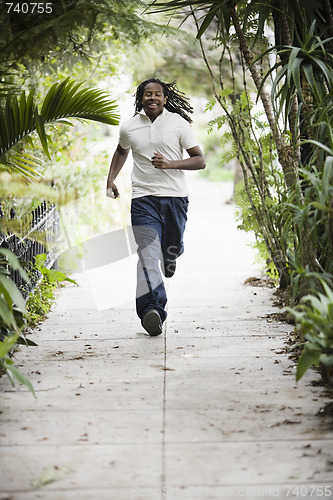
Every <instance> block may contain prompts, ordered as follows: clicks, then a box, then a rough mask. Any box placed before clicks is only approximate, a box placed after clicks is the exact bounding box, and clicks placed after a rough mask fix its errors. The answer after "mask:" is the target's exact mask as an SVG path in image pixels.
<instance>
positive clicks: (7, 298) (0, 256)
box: [0, 248, 29, 334]
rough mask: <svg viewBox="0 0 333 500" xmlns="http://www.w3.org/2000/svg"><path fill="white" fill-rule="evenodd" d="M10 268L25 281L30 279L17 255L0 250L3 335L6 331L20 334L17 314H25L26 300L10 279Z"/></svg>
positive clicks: (1, 326) (0, 301)
mask: <svg viewBox="0 0 333 500" xmlns="http://www.w3.org/2000/svg"><path fill="white" fill-rule="evenodd" d="M10 268H11V269H13V270H14V271H17V272H19V273H20V274H21V276H22V278H23V279H24V280H25V281H27V282H28V281H29V278H28V276H27V274H26V272H25V271H24V269H23V268H22V267H21V265H20V263H19V261H18V259H17V257H16V255H14V254H13V253H12V252H11V251H10V250H8V249H5V248H0V328H1V330H0V331H1V334H2V333H3V330H4V329H7V328H8V329H9V330H10V331H11V332H13V333H19V328H18V325H17V321H16V317H15V314H16V313H24V312H25V303H24V299H23V297H22V295H21V293H20V291H19V290H18V288H17V287H16V285H15V283H14V282H13V280H12V279H11V277H10Z"/></svg>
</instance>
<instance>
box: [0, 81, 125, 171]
mask: <svg viewBox="0 0 333 500" xmlns="http://www.w3.org/2000/svg"><path fill="white" fill-rule="evenodd" d="M81 85H82V83H76V82H75V81H73V80H70V79H69V78H66V80H64V81H63V82H60V83H56V84H54V85H53V86H52V87H51V88H50V90H49V91H48V93H47V95H46V97H45V99H44V102H43V104H42V106H41V111H39V109H38V106H37V104H36V103H35V100H34V94H33V92H30V94H29V95H28V97H26V94H25V92H24V91H23V92H22V94H21V96H20V98H19V99H18V98H17V97H16V96H7V98H6V102H5V106H3V107H0V163H2V164H5V165H6V166H7V167H8V168H10V169H11V170H12V169H13V168H14V169H15V170H17V171H18V172H21V173H23V174H24V175H28V176H31V175H35V176H36V175H38V173H37V171H36V170H35V168H33V167H34V165H33V163H32V162H31V160H32V157H30V158H28V157H27V156H26V157H25V158H24V157H22V160H21V161H20V160H19V158H18V155H17V154H16V155H10V154H9V153H10V152H11V150H12V149H13V148H15V146H17V145H18V143H19V142H20V141H22V140H26V139H28V136H29V134H31V132H33V131H36V132H37V134H38V136H39V138H40V141H41V145H42V147H43V150H44V152H45V154H46V155H47V156H48V158H50V154H49V151H48V142H47V141H48V139H47V136H46V133H45V125H47V124H49V123H52V122H64V120H66V119H67V118H79V119H84V120H93V121H97V122H101V123H106V124H108V125H117V124H118V123H119V117H118V115H117V114H116V112H115V111H116V104H115V101H112V100H110V98H109V96H108V95H107V94H106V93H105V92H104V91H102V90H98V89H90V88H88V89H80V87H81ZM13 165H14V167H13ZM15 166H16V168H15ZM35 166H36V164H35Z"/></svg>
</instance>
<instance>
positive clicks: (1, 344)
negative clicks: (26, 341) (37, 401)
mask: <svg viewBox="0 0 333 500" xmlns="http://www.w3.org/2000/svg"><path fill="white" fill-rule="evenodd" d="M18 337H19V336H18V334H15V335H11V336H7V337H5V338H4V340H2V341H0V368H2V369H3V370H4V371H5V373H6V374H7V376H8V378H9V380H10V382H11V384H12V385H13V386H14V385H15V380H16V381H17V382H19V383H20V384H23V385H25V386H26V387H27V388H28V389H29V390H30V391H31V392H32V394H33V395H34V396H35V391H34V388H33V386H32V384H31V382H30V380H28V379H27V378H26V377H25V376H24V375H23V374H22V373H21V372H20V370H18V369H17V368H16V366H15V365H14V361H13V359H12V358H11V357H10V355H9V352H10V351H11V350H12V349H13V348H14V346H15V343H16V342H17V340H18Z"/></svg>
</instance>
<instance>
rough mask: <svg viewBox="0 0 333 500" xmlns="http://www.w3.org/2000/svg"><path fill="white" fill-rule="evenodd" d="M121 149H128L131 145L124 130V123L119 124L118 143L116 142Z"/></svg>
mask: <svg viewBox="0 0 333 500" xmlns="http://www.w3.org/2000/svg"><path fill="white" fill-rule="evenodd" d="M118 144H119V145H120V146H121V147H122V148H123V149H129V148H130V147H131V144H130V142H129V140H128V134H127V132H126V127H125V124H122V125H120V129H119V143H118Z"/></svg>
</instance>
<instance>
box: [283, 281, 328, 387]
mask: <svg viewBox="0 0 333 500" xmlns="http://www.w3.org/2000/svg"><path fill="white" fill-rule="evenodd" d="M321 285H322V288H323V292H318V291H317V292H315V293H313V294H310V295H306V296H304V297H303V298H302V300H301V304H300V305H298V306H297V307H295V308H286V310H287V311H288V312H289V313H290V314H291V315H292V316H293V317H294V319H295V323H296V327H297V328H298V329H299V331H300V333H301V335H302V336H303V337H304V338H305V340H307V342H306V343H305V346H304V349H303V351H302V354H301V356H300V358H299V360H298V363H297V371H296V380H299V379H300V378H301V377H302V376H303V375H304V373H305V372H306V371H307V370H308V369H309V368H310V366H312V365H315V366H318V365H321V366H322V368H323V370H324V374H325V378H327V379H328V380H329V381H330V382H331V383H332V382H333V290H332V288H330V287H329V286H328V285H327V283H325V282H324V281H323V280H322V281H321Z"/></svg>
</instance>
